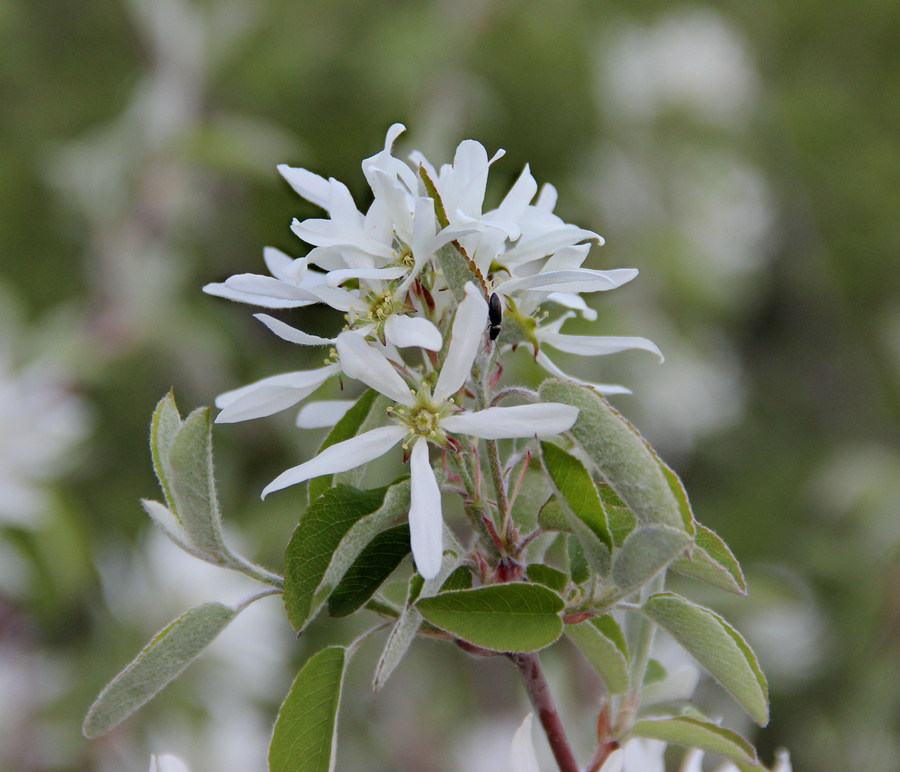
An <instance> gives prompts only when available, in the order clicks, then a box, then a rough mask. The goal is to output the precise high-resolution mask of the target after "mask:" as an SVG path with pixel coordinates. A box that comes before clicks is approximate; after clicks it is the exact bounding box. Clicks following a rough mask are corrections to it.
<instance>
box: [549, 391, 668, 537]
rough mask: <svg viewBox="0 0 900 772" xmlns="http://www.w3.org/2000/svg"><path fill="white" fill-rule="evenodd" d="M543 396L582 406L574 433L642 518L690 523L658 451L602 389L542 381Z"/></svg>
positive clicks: (648, 521) (652, 521)
mask: <svg viewBox="0 0 900 772" xmlns="http://www.w3.org/2000/svg"><path fill="white" fill-rule="evenodd" d="M540 396H541V399H542V400H543V401H545V402H563V403H565V404H567V405H574V406H575V407H577V408H578V409H579V414H578V420H577V421H575V424H574V425H573V426H572V428H571V429H570V431H571V433H572V435H573V436H574V437H575V439H576V440H578V442H579V444H580V445H581V446H582V447H583V448H584V450H585V451H586V452H587V454H588V456H589V457H590V458H591V460H592V461H593V462H594V463H595V464H596V466H597V469H598V470H599V471H600V473H601V474H602V475H603V477H604V480H605V481H606V482H607V483H609V485H610V486H611V487H612V489H613V490H614V491H615V492H616V494H617V495H618V496H619V498H621V499H622V501H624V502H625V503H626V504H627V505H628V507H629V508H630V509H631V510H632V512H634V514H635V515H636V516H637V519H638V521H639V522H640V523H642V524H644V525H665V526H669V527H670V528H679V529H683V528H684V527H685V521H684V518H683V515H682V510H681V506H680V505H679V503H678V501H677V500H676V498H675V495H674V494H673V493H672V489H671V487H670V485H669V481H668V480H667V478H666V476H665V474H664V473H663V471H662V469H661V467H660V465H659V463H658V462H657V458H656V456H655V454H654V453H653V452H652V451H651V450H650V447H649V445H648V444H647V443H646V441H645V440H644V438H643V437H641V435H640V434H639V433H638V432H637V430H636V429H635V428H634V427H633V426H632V425H631V424H630V423H628V421H626V420H625V419H624V418H623V417H622V416H621V415H620V414H619V413H618V411H616V410H614V409H613V407H612V406H611V405H610V404H609V403H608V402H607V401H606V400H605V399H604V398H603V397H602V396H600V394H598V393H596V392H595V391H593V390H592V389H590V388H589V387H587V386H582V385H579V384H576V383H571V382H567V381H559V380H555V379H548V380H546V381H544V383H542V384H541V387H540Z"/></svg>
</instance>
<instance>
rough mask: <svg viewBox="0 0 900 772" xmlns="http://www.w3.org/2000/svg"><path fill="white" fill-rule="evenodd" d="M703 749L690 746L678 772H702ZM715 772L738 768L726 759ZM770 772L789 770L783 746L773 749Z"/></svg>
mask: <svg viewBox="0 0 900 772" xmlns="http://www.w3.org/2000/svg"><path fill="white" fill-rule="evenodd" d="M703 755H704V753H703V751H701V750H699V749H697V748H691V749H690V750H688V752H687V753H685V754H684V758H683V759H682V761H681V766H680V767H679V768H678V770H679V772H703ZM715 772H739V770H738V768H737V767H736V766H735V765H734V764H732V763H731V762H730V761H726V762H724V763H722V764H720V765H719V766H718V767H716V769H715ZM772 772H791V758H790V755H789V754H788V752H787V751H786V750H785V749H784V748H779V749H778V750H777V751H775V763H774V764H773V765H772Z"/></svg>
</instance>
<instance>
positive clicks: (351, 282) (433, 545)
mask: <svg viewBox="0 0 900 772" xmlns="http://www.w3.org/2000/svg"><path fill="white" fill-rule="evenodd" d="M403 130H404V127H403V126H402V125H400V124H394V125H393V126H392V127H391V128H390V129H389V131H388V133H387V139H386V142H385V146H384V149H383V150H382V151H380V152H379V153H377V154H376V155H374V156H372V157H371V158H368V159H366V160H365V161H363V164H362V169H363V174H364V175H365V177H366V180H367V181H368V183H369V186H370V187H371V190H372V193H373V195H374V199H373V201H372V204H371V206H370V207H369V208H368V210H367V211H366V212H365V213H364V214H363V213H362V212H360V211H359V210H358V209H357V207H356V204H355V203H354V201H353V199H352V197H351V195H350V192H349V191H348V189H347V187H346V186H345V185H343V184H342V183H340V182H338V181H337V180H335V179H328V180H326V179H324V178H323V177H320V176H318V175H316V174H314V173H312V172H310V171H307V170H305V169H299V168H292V167H288V166H280V167H279V171H280V172H281V174H282V175H283V176H284V178H285V179H286V180H287V181H288V183H290V185H291V186H292V187H293V188H294V189H295V190H296V191H297V192H298V193H299V194H300V195H301V196H303V197H304V198H305V199H307V200H308V201H310V202H311V203H313V204H315V205H317V206H319V207H321V208H322V209H323V210H324V211H325V212H326V214H327V215H328V216H327V217H326V218H318V219H308V220H305V221H303V222H300V221H297V220H295V221H294V223H293V224H292V230H293V232H294V233H295V234H296V235H297V236H299V237H300V238H301V239H302V240H303V241H305V242H306V243H307V244H309V245H311V247H312V249H311V250H310V251H309V252H308V254H306V255H305V256H304V257H300V258H297V259H292V258H290V257H289V256H287V255H285V254H283V253H282V252H280V251H278V250H275V249H271V248H269V249H267V250H266V251H265V253H264V257H265V262H266V265H267V267H268V269H269V271H270V274H271V275H269V276H266V275H258V274H239V275H236V276H232V277H230V278H229V279H227V280H226V281H225V282H223V283H219V284H210V285H207V286H206V287H204V290H205V291H206V292H208V293H210V294H213V295H218V296H220V297H224V298H228V299H230V300H236V301H240V302H245V303H250V304H253V305H257V306H261V307H264V308H268V309H285V308H297V307H301V306H307V305H311V304H324V305H327V306H330V307H331V308H334V309H336V310H338V311H340V312H341V313H343V314H344V318H345V320H346V324H345V326H344V328H343V330H341V331H340V332H339V334H337V335H336V336H335V337H334V338H324V337H320V336H315V335H311V334H309V333H307V332H304V331H302V330H299V329H297V328H295V327H292V326H290V325H288V324H286V323H285V322H283V321H281V320H279V319H276V318H275V317H273V316H271V315H269V314H264V313H260V314H256V318H257V319H259V321H261V322H262V323H263V324H264V325H266V327H268V328H269V329H270V330H271V331H272V332H273V333H275V334H276V335H277V336H279V337H281V338H283V339H284V340H286V341H289V342H291V343H296V344H298V345H302V346H321V347H323V348H324V349H325V351H326V354H325V357H324V361H323V364H322V366H321V367H318V368H316V369H313V370H305V371H298V372H291V373H284V374H280V375H275V376H272V377H268V378H264V379H263V380H261V381H258V382H256V383H253V384H250V385H248V386H244V387H243V388H239V389H236V390H233V391H229V392H226V393H224V394H222V395H220V396H219V397H218V399H217V400H216V405H217V406H218V407H219V408H221V412H220V413H219V415H218V417H217V419H216V420H217V421H218V422H220V423H221V422H233V421H242V420H247V419H250V418H258V417H262V416H266V415H270V414H273V413H275V412H277V411H280V410H283V409H286V408H288V407H291V406H293V405H296V404H297V403H299V402H301V401H302V400H304V399H305V398H306V397H308V396H309V395H310V394H312V393H313V392H314V391H315V390H316V389H317V388H319V387H320V386H321V385H323V384H324V383H325V382H326V381H328V380H330V379H332V378H335V377H342V378H345V379H355V380H358V381H361V382H362V383H363V384H365V385H366V386H368V387H370V388H372V389H375V390H376V391H377V392H379V393H380V394H382V395H384V396H385V397H386V398H387V399H388V402H389V405H388V407H387V408H386V410H385V411H384V415H383V416H382V419H383V420H381V422H380V425H376V427H375V428H372V429H370V430H369V431H366V432H363V433H362V434H359V435H358V436H355V437H352V438H351V439H348V440H345V441H343V442H340V443H337V444H335V445H332V446H330V447H328V448H326V449H325V450H323V451H322V452H321V453H319V455H317V456H316V457H314V458H313V459H311V460H309V461H307V462H305V463H302V464H300V465H299V466H295V467H293V468H291V469H288V470H287V471H286V472H284V473H282V474H281V475H279V476H278V477H277V478H276V479H275V480H273V481H272V482H271V483H270V484H269V485H268V486H266V488H265V490H264V491H263V495H266V494H268V493H270V492H272V491H276V490H280V489H282V488H285V487H287V486H290V485H295V484H297V483H300V482H303V481H305V480H309V479H311V478H314V477H318V476H321V475H327V474H335V473H338V472H342V471H347V470H349V469H353V468H355V467H358V466H361V465H363V464H365V463H367V462H369V461H371V460H373V459H375V458H377V457H379V456H381V455H383V454H384V453H386V452H387V451H388V450H390V449H391V448H392V447H394V446H396V445H397V444H400V443H402V445H403V448H404V450H405V451H406V454H407V457H408V459H409V463H410V474H411V507H410V512H409V522H410V532H411V542H412V551H413V557H414V559H415V563H416V567H417V569H418V571H419V572H420V574H422V576H423V577H425V578H431V577H433V576H435V575H436V574H437V573H438V570H439V568H440V565H441V556H442V539H443V526H442V516H441V500H440V497H441V493H440V486H439V484H438V481H437V478H436V476H435V473H434V471H433V469H432V466H431V460H430V447H434V448H437V449H438V450H440V451H448V450H449V451H453V452H454V453H459V452H460V451H465V450H467V449H468V448H469V447H470V445H469V444H467V442H468V440H467V438H476V439H485V440H498V439H505V438H528V437H534V436H535V435H537V436H547V435H554V434H558V433H559V432H562V431H565V430H566V429H568V428H569V427H571V425H572V424H573V423H574V421H575V419H576V417H577V413H578V411H577V409H576V408H573V407H571V406H569V405H564V404H559V403H542V402H531V403H530V404H518V405H513V406H508V407H504V406H497V405H496V404H491V403H490V400H489V399H488V389H487V388H486V386H485V385H486V384H487V383H489V382H490V377H491V371H492V370H493V368H494V367H495V365H496V363H497V357H498V356H499V355H500V354H501V353H503V352H506V351H509V350H512V349H516V348H519V347H522V348H524V349H526V350H528V351H531V352H532V353H533V355H534V358H535V361H536V362H537V363H538V364H539V365H541V366H542V367H543V368H544V369H546V370H547V371H548V372H549V373H551V374H553V375H555V376H556V377H562V378H570V377H569V376H567V375H566V374H565V373H563V372H562V371H561V370H560V369H559V367H558V366H557V365H556V364H555V363H554V362H553V361H552V360H551V359H550V357H549V356H548V354H547V353H546V349H547V348H551V349H557V350H559V351H563V352H567V353H574V354H581V355H587V356H596V355H602V354H609V353H614V352H618V351H622V350H625V349H633V348H638V349H644V350H647V351H651V352H653V353H656V354H657V355H659V356H660V357H661V355H660V354H659V350H658V349H657V347H656V346H655V345H654V344H653V343H652V342H650V341H649V340H646V339H644V338H636V337H609V336H582V335H578V336H576V335H567V334H564V333H562V332H561V327H562V325H563V324H564V323H565V322H566V320H567V319H569V318H571V317H572V316H574V315H576V314H581V315H582V316H584V317H585V318H589V319H590V318H595V317H596V314H595V312H594V311H593V310H592V309H591V308H590V307H589V306H588V305H587V304H586V303H585V301H584V299H583V298H582V294H583V293H592V292H600V291H605V290H610V289H614V288H616V287H619V286H621V285H622V284H624V283H625V282H627V281H630V280H631V279H632V278H634V277H635V276H636V275H637V271H636V270H634V269H616V270H606V271H601V270H592V269H588V268H584V267H583V263H584V260H585V258H586V257H587V254H588V251H589V249H590V246H591V243H592V242H595V243H603V240H602V238H601V237H600V236H598V235H597V234H596V233H593V232H592V231H588V230H584V229H582V228H578V227H576V226H574V225H570V224H567V223H565V222H563V221H562V220H561V219H560V218H559V217H558V216H557V215H555V214H554V213H553V208H554V205H555V202H556V191H555V190H554V189H553V188H552V186H550V185H545V186H543V188H542V189H541V190H540V191H538V185H537V183H536V182H535V180H534V178H533V176H532V175H531V172H530V170H529V169H528V167H527V166H526V168H525V169H524V170H523V172H522V173H521V175H520V176H519V178H518V179H517V180H516V182H515V183H514V184H513V186H512V187H511V189H510V190H509V192H508V193H507V194H506V195H505V196H504V198H503V200H502V201H501V203H500V205H499V206H498V207H496V208H495V209H491V210H489V211H484V196H485V190H486V185H487V177H488V171H489V168H490V166H491V164H492V163H493V162H494V161H496V160H497V159H498V158H500V157H501V156H502V152H498V153H497V154H495V155H494V157H493V158H490V159H489V158H488V154H487V152H486V151H485V149H484V147H483V146H482V145H481V144H480V143H478V142H475V141H473V140H466V141H464V142H462V143H461V144H460V145H459V147H458V148H457V150H456V154H455V158H454V161H453V163H452V164H445V165H444V166H442V167H441V168H440V169H436V168H435V167H433V166H432V165H431V164H430V163H429V162H428V161H427V160H426V159H425V158H424V157H423V156H422V155H421V154H419V153H414V154H412V156H411V157H410V158H411V161H412V164H408V163H406V162H404V161H402V160H400V159H398V158H396V157H394V155H393V153H392V148H393V144H394V141H395V140H396V138H397V137H398V136H399V135H400V133H402V131H403ZM544 306H549V307H550V309H556V311H555V313H554V312H553V311H552V310H551V311H545V310H544ZM570 380H577V379H574V378H570ZM589 385H591V386H593V387H594V388H596V389H598V390H599V391H601V392H605V393H615V392H621V391H626V389H623V388H622V387H619V386H612V385H604V384H589ZM494 401H495V402H496V400H494ZM351 404H352V403H351V402H349V401H343V400H339V401H329V402H322V403H312V404H308V405H306V406H305V407H304V408H303V409H302V410H301V411H300V413H299V415H298V420H297V423H298V425H299V426H301V427H304V428H310V427H315V426H327V425H330V424H333V423H334V422H336V421H337V420H339V419H340V417H341V416H342V415H343V414H344V413H345V412H346V410H347V409H349V407H350V405H351ZM471 447H472V448H473V450H474V446H471Z"/></svg>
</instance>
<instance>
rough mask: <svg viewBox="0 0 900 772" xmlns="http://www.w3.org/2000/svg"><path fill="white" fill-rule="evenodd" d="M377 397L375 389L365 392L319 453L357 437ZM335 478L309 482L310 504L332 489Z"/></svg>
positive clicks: (317, 479)
mask: <svg viewBox="0 0 900 772" xmlns="http://www.w3.org/2000/svg"><path fill="white" fill-rule="evenodd" d="M377 396H378V392H377V391H375V390H374V389H369V390H368V391H367V392H365V393H364V394H363V395H362V396H361V397H360V398H359V399H358V400H357V401H356V404H355V405H353V407H351V408H350V409H349V410H348V411H347V412H346V413H345V414H344V415H343V416H342V417H341V420H340V421H338V422H337V423H336V424H335V425H334V428H333V429H332V430H331V431H330V432H329V433H328V436H327V437H326V438H325V440H324V442H322V445H321V446H320V447H319V453H321V452H322V451H323V450H325V448H327V447H329V446H331V445H336V444H337V443H338V442H343V441H344V440H349V439H350V438H351V437H355V436H356V433H357V432H358V431H359V428H360V426H362V423H363V421H365V420H366V417H367V416H368V415H369V411H370V410H371V409H372V403H373V402H374V401H375V398H376V397H377ZM333 477H334V475H330V474H329V475H323V476H322V477H315V478H313V479H312V480H310V481H309V501H310V503H312V502H313V501H315V500H316V499H317V498H319V496H321V495H322V494H323V493H325V491H327V490H328V489H329V488H330V487H331V483H332V479H333Z"/></svg>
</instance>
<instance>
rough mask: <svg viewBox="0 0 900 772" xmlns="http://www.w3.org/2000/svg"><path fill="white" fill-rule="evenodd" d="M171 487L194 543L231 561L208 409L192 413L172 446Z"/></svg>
mask: <svg viewBox="0 0 900 772" xmlns="http://www.w3.org/2000/svg"><path fill="white" fill-rule="evenodd" d="M169 466H170V468H171V470H172V476H171V478H170V484H171V489H172V496H173V504H174V506H173V507H172V509H173V511H174V512H175V515H176V516H177V517H178V519H179V520H180V521H181V524H182V525H183V526H184V530H185V531H186V532H187V534H188V536H189V538H190V540H191V543H192V544H193V545H194V546H195V547H196V548H197V549H198V550H199V551H200V552H202V553H205V554H207V555H210V556H216V557H219V558H220V559H221V560H222V562H226V561H227V560H228V558H227V556H228V550H227V548H226V547H225V543H224V541H223V538H222V523H221V516H220V514H219V504H218V501H217V500H216V482H215V476H214V472H213V455H212V414H211V411H210V409H209V408H208V407H201V408H198V409H197V410H195V411H194V412H192V413H191V414H190V415H189V416H188V417H187V418H186V419H185V420H184V423H183V424H182V426H181V428H180V429H179V430H178V432H177V433H176V434H175V436H174V437H173V438H172V442H171V445H170V447H169Z"/></svg>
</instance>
